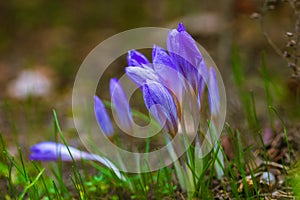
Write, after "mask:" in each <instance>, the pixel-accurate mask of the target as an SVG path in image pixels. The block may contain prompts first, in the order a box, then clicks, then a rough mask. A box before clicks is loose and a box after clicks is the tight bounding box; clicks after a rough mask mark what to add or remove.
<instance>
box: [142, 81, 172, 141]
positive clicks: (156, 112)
mask: <svg viewBox="0 0 300 200" xmlns="http://www.w3.org/2000/svg"><path fill="white" fill-rule="evenodd" d="M143 96H144V101H145V104H146V107H147V109H148V110H149V112H150V113H151V114H152V115H153V116H154V117H155V118H156V120H157V121H158V122H159V123H160V124H161V125H162V126H163V127H164V129H165V130H166V131H168V132H169V133H170V134H171V135H173V136H174V135H175V134H176V133H177V130H178V114H177V106H176V105H177V104H176V102H175V100H174V98H173V97H172V95H171V93H170V91H169V90H168V89H167V88H166V87H164V86H163V85H162V84H160V83H158V82H155V81H147V82H146V84H145V85H144V87H143Z"/></svg>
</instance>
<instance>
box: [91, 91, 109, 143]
mask: <svg viewBox="0 0 300 200" xmlns="http://www.w3.org/2000/svg"><path fill="white" fill-rule="evenodd" d="M94 111H95V115H96V118H97V121H98V123H99V125H100V127H101V129H102V131H103V132H104V134H105V135H106V136H107V137H109V138H110V137H112V136H113V134H114V128H113V126H112V124H111V121H110V118H109V116H108V114H107V112H106V109H105V107H104V105H103V103H102V101H101V99H100V98H99V97H97V96H94Z"/></svg>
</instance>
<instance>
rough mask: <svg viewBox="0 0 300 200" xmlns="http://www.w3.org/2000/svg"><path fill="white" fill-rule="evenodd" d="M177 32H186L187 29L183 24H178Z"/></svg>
mask: <svg viewBox="0 0 300 200" xmlns="http://www.w3.org/2000/svg"><path fill="white" fill-rule="evenodd" d="M177 31H178V32H183V31H186V30H185V27H184V25H183V23H181V22H180V23H179V24H178V28H177Z"/></svg>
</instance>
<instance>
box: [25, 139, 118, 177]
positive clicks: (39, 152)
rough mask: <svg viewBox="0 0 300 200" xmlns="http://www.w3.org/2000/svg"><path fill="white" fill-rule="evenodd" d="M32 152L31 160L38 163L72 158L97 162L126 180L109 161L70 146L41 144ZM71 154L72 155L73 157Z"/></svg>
mask: <svg viewBox="0 0 300 200" xmlns="http://www.w3.org/2000/svg"><path fill="white" fill-rule="evenodd" d="M68 149H69V150H68ZM30 151H31V154H30V160H36V161H57V160H59V159H61V160H62V161H72V157H73V159H74V160H81V159H83V160H93V161H97V162H100V163H101V164H103V165H105V166H106V167H108V168H110V169H112V170H113V171H114V173H115V174H116V175H117V176H118V177H119V178H120V179H122V180H124V177H123V175H122V174H121V173H120V171H119V169H118V168H117V167H116V166H115V165H114V164H113V163H112V162H110V161H109V160H108V159H106V158H103V157H100V156H99V155H96V154H90V153H87V152H84V151H80V150H79V149H76V148H74V147H71V146H68V148H67V147H66V145H64V144H60V143H56V142H41V143H38V144H36V145H34V146H32V147H31V148H30ZM69 151H70V152H69ZM70 153H71V154H72V157H71V155H70Z"/></svg>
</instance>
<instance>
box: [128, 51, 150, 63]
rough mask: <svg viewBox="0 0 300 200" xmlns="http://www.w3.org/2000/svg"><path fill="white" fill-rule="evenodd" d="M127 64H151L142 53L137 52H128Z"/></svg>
mask: <svg viewBox="0 0 300 200" xmlns="http://www.w3.org/2000/svg"><path fill="white" fill-rule="evenodd" d="M127 62H128V65H129V66H142V65H143V64H148V63H150V62H149V60H148V59H147V58H146V57H145V56H144V55H143V54H142V53H140V52H138V51H136V50H130V51H128V54H127Z"/></svg>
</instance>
